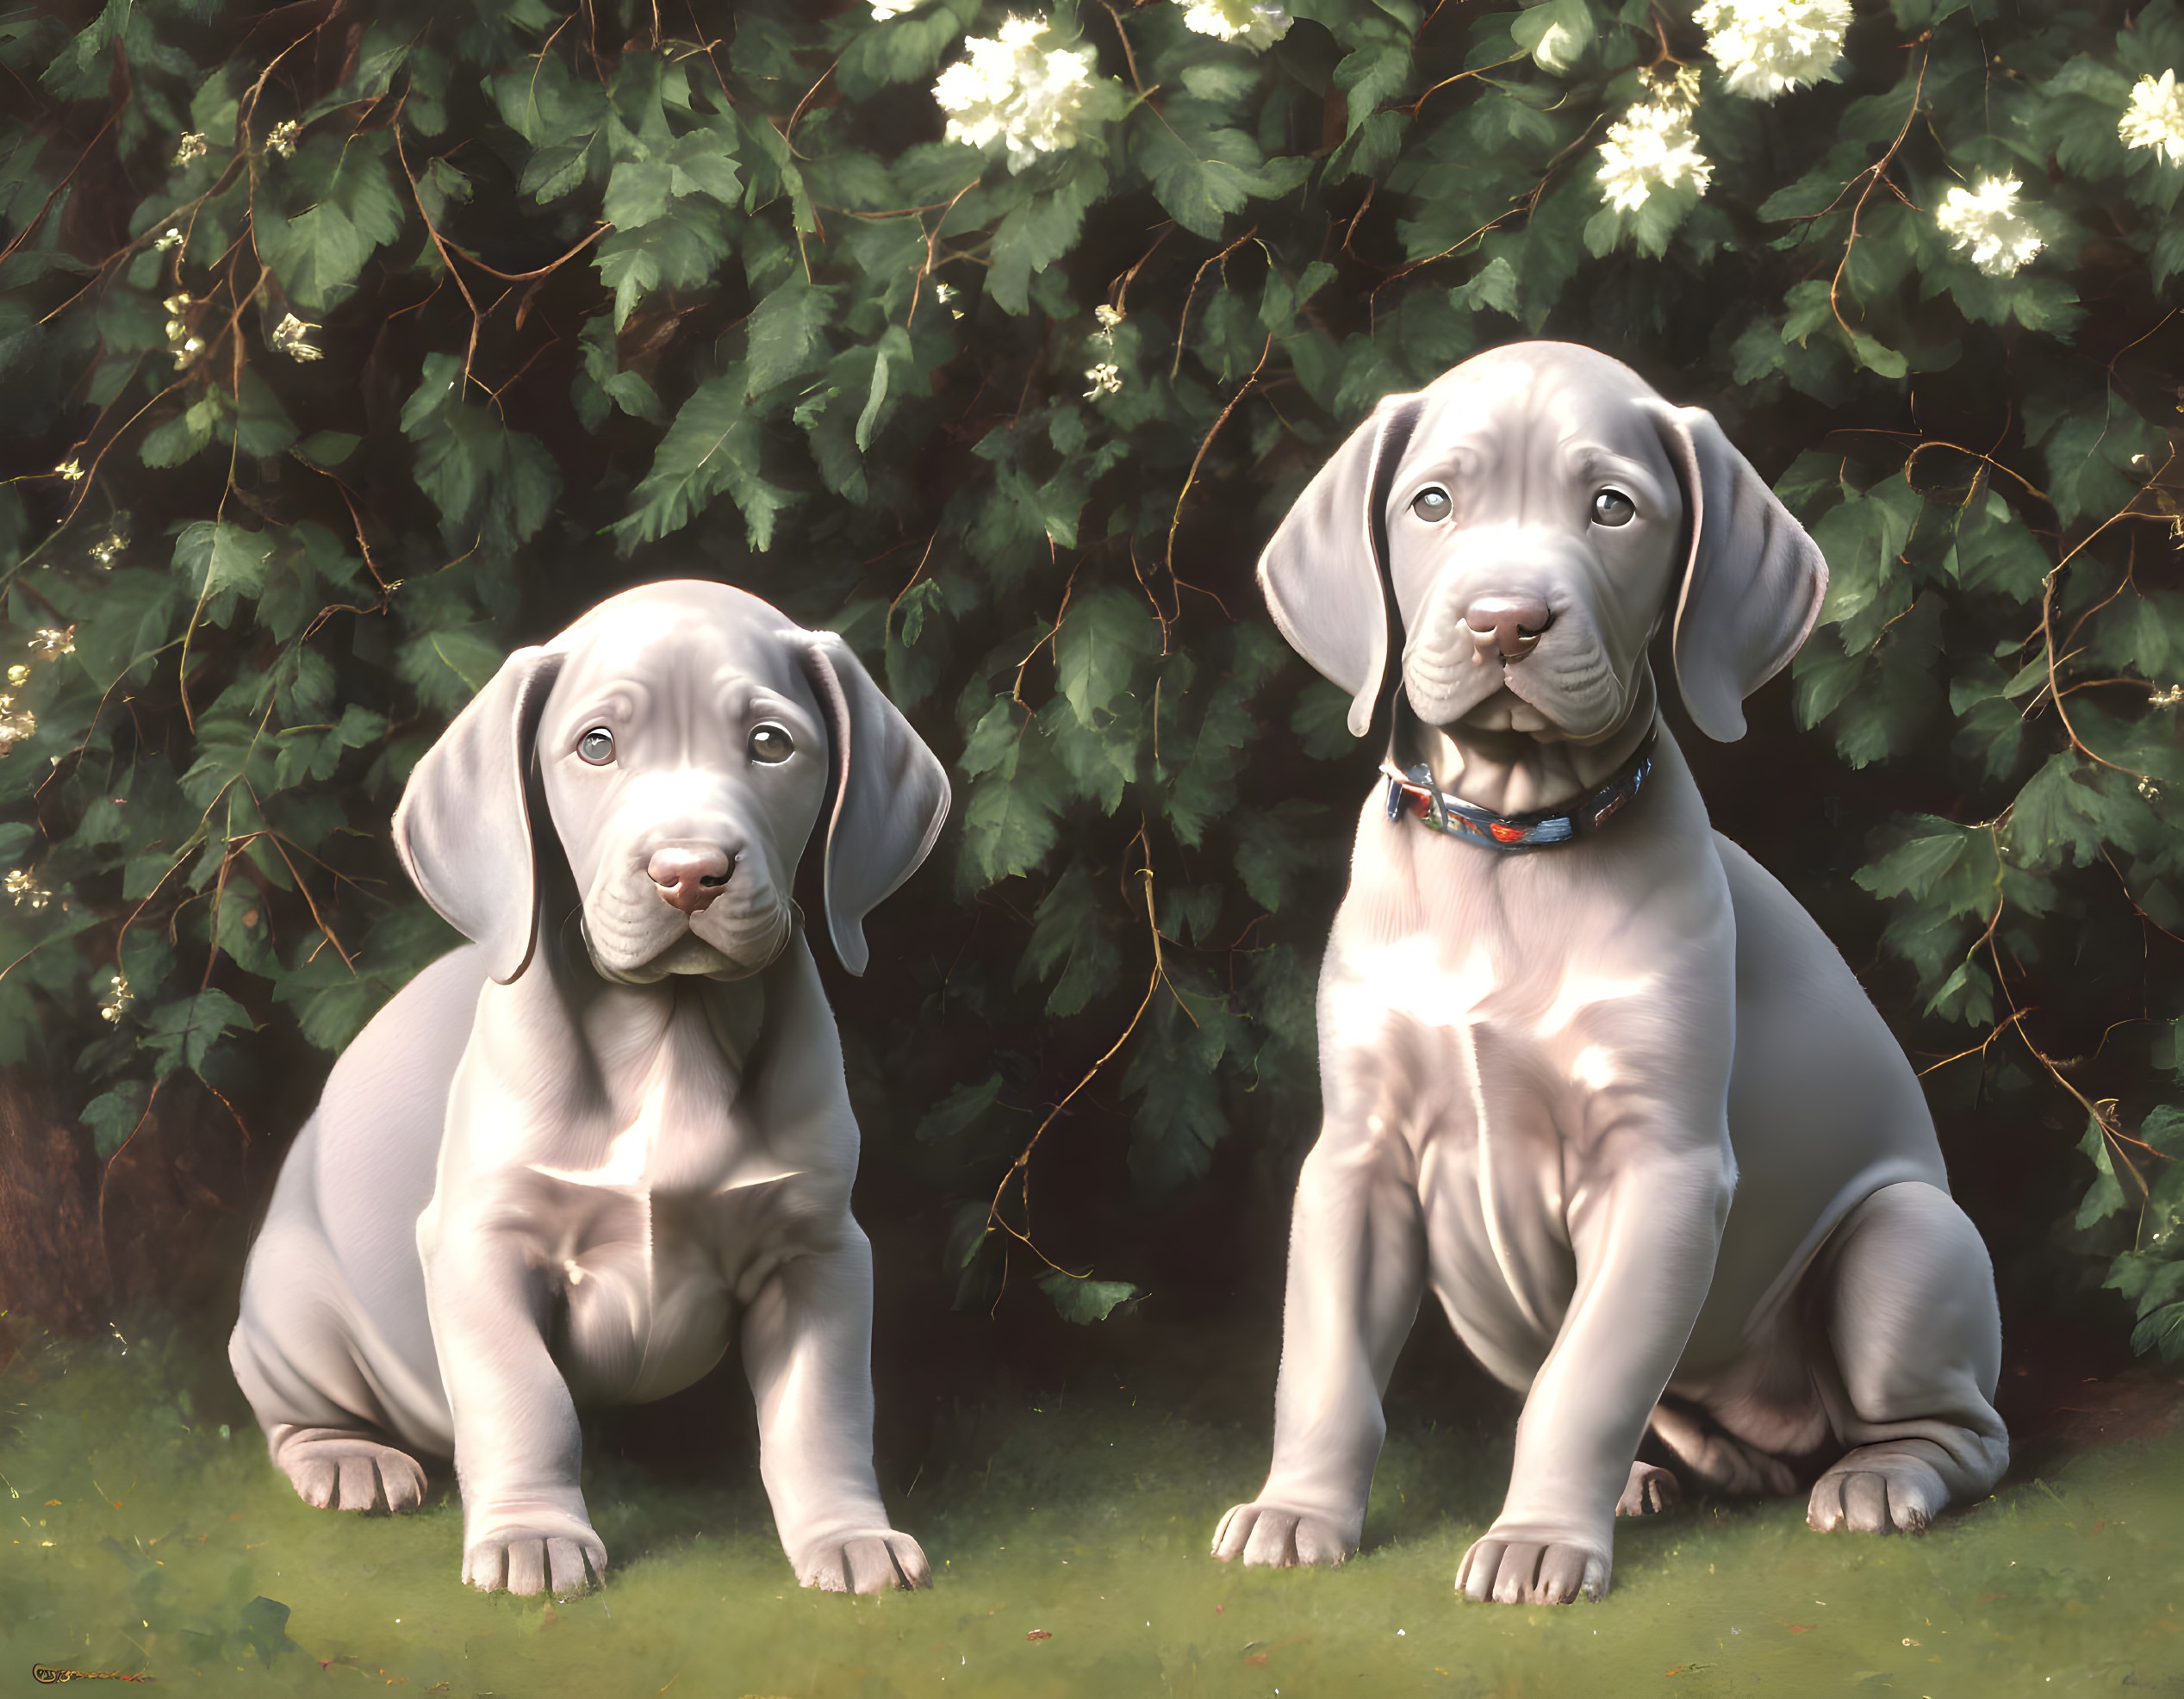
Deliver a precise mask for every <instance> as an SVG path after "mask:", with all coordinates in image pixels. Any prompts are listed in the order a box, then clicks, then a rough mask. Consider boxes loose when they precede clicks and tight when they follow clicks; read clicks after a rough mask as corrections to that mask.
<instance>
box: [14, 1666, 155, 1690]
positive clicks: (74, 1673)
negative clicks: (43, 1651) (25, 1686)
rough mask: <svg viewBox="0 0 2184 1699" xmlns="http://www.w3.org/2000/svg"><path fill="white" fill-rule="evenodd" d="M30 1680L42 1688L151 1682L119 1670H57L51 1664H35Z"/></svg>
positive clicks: (145, 1677) (148, 1677) (150, 1678)
mask: <svg viewBox="0 0 2184 1699" xmlns="http://www.w3.org/2000/svg"><path fill="white" fill-rule="evenodd" d="M30 1678H31V1680H33V1681H34V1682H36V1683H38V1684H39V1685H40V1686H41V1687H51V1686H52V1685H53V1683H55V1682H57V1681H151V1680H152V1679H153V1677H150V1676H127V1675H123V1674H122V1673H121V1671H119V1670H56V1669H54V1668H53V1666H52V1665H49V1664H33V1665H31V1666H30Z"/></svg>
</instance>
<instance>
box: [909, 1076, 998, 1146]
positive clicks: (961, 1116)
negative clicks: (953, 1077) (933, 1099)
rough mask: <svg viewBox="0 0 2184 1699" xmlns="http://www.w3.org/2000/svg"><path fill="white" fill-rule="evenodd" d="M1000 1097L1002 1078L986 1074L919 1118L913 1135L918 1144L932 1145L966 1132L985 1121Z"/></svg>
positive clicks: (950, 1094) (953, 1092) (959, 1088)
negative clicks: (983, 1119) (982, 1120)
mask: <svg viewBox="0 0 2184 1699" xmlns="http://www.w3.org/2000/svg"><path fill="white" fill-rule="evenodd" d="M1000 1095H1001V1076H1000V1075H999V1074H987V1075H986V1078H985V1079H983V1080H978V1081H976V1082H975V1083H974V1084H972V1085H968V1086H957V1087H956V1088H955V1090H954V1091H952V1092H949V1094H948V1095H947V1096H946V1097H944V1098H942V1099H941V1100H940V1101H939V1102H938V1103H936V1104H935V1105H933V1106H932V1107H931V1108H930V1109H929V1110H927V1111H925V1113H924V1115H922V1116H920V1117H918V1130H917V1131H916V1133H915V1134H914V1135H913V1136H914V1137H915V1138H916V1139H917V1141H918V1143H920V1144H933V1143H936V1142H942V1141H943V1140H947V1139H951V1138H954V1137H955V1136H958V1135H959V1134H961V1133H963V1132H966V1131H968V1130H969V1129H970V1128H972V1127H973V1126H975V1125H976V1124H977V1123H978V1122H979V1121H980V1120H981V1119H982V1118H984V1117H985V1115H986V1111H988V1110H989V1109H991V1108H992V1107H993V1105H994V1102H995V1100H996V1099H998V1098H999V1097H1000Z"/></svg>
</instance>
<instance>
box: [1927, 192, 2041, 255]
mask: <svg viewBox="0 0 2184 1699" xmlns="http://www.w3.org/2000/svg"><path fill="white" fill-rule="evenodd" d="M2021 187H2023V185H2022V184H2019V182H2018V180H2017V179H2016V178H2015V177H1982V178H1981V179H1980V180H1979V181H1978V182H1977V183H1976V184H1973V185H1972V187H1971V188H1969V189H1963V188H1957V189H1951V190H1950V191H1949V193H1948V194H1947V195H1946V196H1943V198H1942V202H1941V210H1940V211H1939V212H1938V213H1936V214H1935V215H1934V222H1935V223H1936V224H1938V225H1939V226H1940V227H1941V228H1942V231H1943V233H1944V234H1945V235H1946V236H1947V237H1948V238H1949V240H1950V245H1951V246H1952V247H1959V248H1969V249H1970V250H1971V256H1972V264H1975V265H1976V266H1977V267H1979V269H1980V270H1981V271H1984V272H1985V273H1986V274H1987V275H1988V277H2008V276H2010V275H2011V274H2012V273H2013V272H2014V271H2016V270H2017V269H2018V267H2019V266H2020V265H2022V264H2025V261H2026V260H2028V259H2030V258H2032V256H2033V255H2034V254H2036V253H2038V252H2039V251H2040V248H2041V246H2042V243H2041V240H2040V234H2039V232H2038V230H2037V229H2035V228H2034V227H2033V225H2032V220H2030V219H2029V218H2027V217H2025V215H2024V214H2023V213H2021V212H2019V210H2018V209H2017V191H2018V190H2019V189H2020V188H2021Z"/></svg>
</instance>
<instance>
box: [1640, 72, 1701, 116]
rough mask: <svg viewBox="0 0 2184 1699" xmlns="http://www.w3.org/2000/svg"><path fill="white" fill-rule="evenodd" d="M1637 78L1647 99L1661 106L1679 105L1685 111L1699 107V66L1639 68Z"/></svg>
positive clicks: (1693, 110) (1691, 110) (1692, 110)
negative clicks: (1670, 68) (1670, 69)
mask: <svg viewBox="0 0 2184 1699" xmlns="http://www.w3.org/2000/svg"><path fill="white" fill-rule="evenodd" d="M1638 76H1639V80H1640V82H1641V83H1643V84H1645V87H1646V96H1647V98H1648V99H1651V100H1652V101H1655V102H1657V103H1659V104H1660V105H1663V106H1680V107H1682V108H1683V109H1684V110H1685V111H1686V112H1696V111H1697V110H1698V109H1699V67H1698V66H1697V65H1677V67H1676V69H1675V70H1674V71H1653V70H1645V69H1641V70H1640V72H1639V73H1638Z"/></svg>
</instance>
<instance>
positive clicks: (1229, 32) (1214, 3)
mask: <svg viewBox="0 0 2184 1699" xmlns="http://www.w3.org/2000/svg"><path fill="white" fill-rule="evenodd" d="M1183 22H1184V26H1185V28H1190V29H1195V30H1197V31H1198V34H1201V35H1215V36H1218V37H1219V38H1220V39H1221V40H1223V41H1241V42H1242V43H1243V44H1244V46H1246V47H1249V48H1251V49H1252V50H1253V51H1254V53H1264V52H1266V49H1267V48H1269V47H1272V46H1273V45H1274V43H1275V42H1277V41H1279V40H1281V39H1282V37H1283V36H1285V35H1286V34H1289V14H1288V13H1287V12H1285V11H1284V10H1283V9H1281V8H1280V7H1279V6H1270V5H1267V4H1266V3H1265V0H1190V4H1189V5H1188V6H1187V7H1185V9H1184V13H1183Z"/></svg>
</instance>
